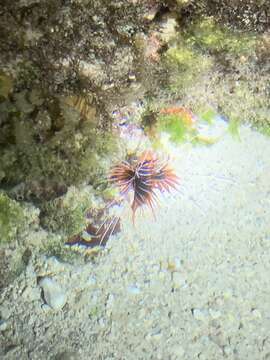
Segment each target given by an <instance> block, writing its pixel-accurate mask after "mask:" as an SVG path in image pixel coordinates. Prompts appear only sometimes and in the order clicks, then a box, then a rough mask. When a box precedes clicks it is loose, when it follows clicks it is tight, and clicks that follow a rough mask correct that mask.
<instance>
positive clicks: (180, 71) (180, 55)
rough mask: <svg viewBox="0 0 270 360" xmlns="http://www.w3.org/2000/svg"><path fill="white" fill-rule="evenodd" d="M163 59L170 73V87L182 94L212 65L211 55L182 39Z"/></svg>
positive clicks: (171, 89) (170, 89)
mask: <svg viewBox="0 0 270 360" xmlns="http://www.w3.org/2000/svg"><path fill="white" fill-rule="evenodd" d="M163 60H164V66H165V68H166V69H167V71H168V73H169V77H168V79H169V80H168V89H169V91H172V92H176V93H180V94H181V93H182V92H185V91H186V89H187V88H188V87H189V86H192V85H193V84H194V83H195V82H196V81H199V79H200V77H201V76H203V75H204V74H205V73H206V72H207V71H209V70H210V68H211V67H212V61H211V59H210V57H208V56H206V55H204V54H201V53H200V52H198V51H196V50H194V49H193V48H192V47H191V46H189V45H188V44H187V43H185V42H184V41H183V40H182V39H179V40H177V43H176V44H175V45H174V46H172V47H170V48H169V49H168V50H167V51H166V53H165V54H164V57H163Z"/></svg>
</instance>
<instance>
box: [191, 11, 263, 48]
mask: <svg viewBox="0 0 270 360" xmlns="http://www.w3.org/2000/svg"><path fill="white" fill-rule="evenodd" d="M184 37H185V40H186V41H187V43H188V44H191V45H193V46H195V47H198V48H200V49H201V50H203V51H209V52H212V53H219V52H222V53H227V54H232V55H250V54H253V53H254V50H255V48H256V36H255V35H254V34H252V33H243V32H235V31H232V30H229V29H228V28H225V27H222V26H221V25H219V24H217V23H216V22H215V20H214V18H213V17H205V18H202V19H200V20H199V21H196V22H195V23H194V24H192V25H190V26H189V27H188V29H187V31H186V34H185V36H184Z"/></svg>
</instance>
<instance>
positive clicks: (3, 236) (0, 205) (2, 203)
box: [0, 192, 28, 245]
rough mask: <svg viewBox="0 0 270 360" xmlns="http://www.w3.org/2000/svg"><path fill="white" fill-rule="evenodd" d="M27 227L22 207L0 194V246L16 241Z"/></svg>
mask: <svg viewBox="0 0 270 360" xmlns="http://www.w3.org/2000/svg"><path fill="white" fill-rule="evenodd" d="M27 225H28V221H27V216H26V213H25V210H24V209H23V207H22V206H21V205H20V204H18V203H17V202H16V201H15V200H12V199H10V198H9V197H8V196H7V195H6V194H4V193H3V192H0V245H1V244H6V243H9V242H11V241H14V240H16V238H17V235H18V234H19V232H21V231H23V230H25V228H26V227H27Z"/></svg>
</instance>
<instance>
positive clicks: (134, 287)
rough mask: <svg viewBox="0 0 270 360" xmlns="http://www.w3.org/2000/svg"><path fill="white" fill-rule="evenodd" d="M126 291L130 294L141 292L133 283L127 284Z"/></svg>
mask: <svg viewBox="0 0 270 360" xmlns="http://www.w3.org/2000/svg"><path fill="white" fill-rule="evenodd" d="M127 291H128V292H129V293H130V294H132V295H138V294H140V292H141V290H140V289H139V288H138V287H137V286H135V285H130V286H128V288H127Z"/></svg>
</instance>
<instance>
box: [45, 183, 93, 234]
mask: <svg viewBox="0 0 270 360" xmlns="http://www.w3.org/2000/svg"><path fill="white" fill-rule="evenodd" d="M91 206H93V192H92V188H91V187H82V188H76V187H74V186H71V187H70V188H69V189H68V192H67V193H66V194H65V195H63V196H61V197H59V198H57V199H54V200H51V201H48V202H46V203H44V204H43V205H42V214H41V224H42V225H43V226H44V227H45V228H46V229H47V230H49V231H52V232H54V233H58V234H61V235H62V236H64V237H65V238H66V240H67V239H68V238H69V237H72V236H73V235H76V234H78V233H80V232H81V231H82V230H83V229H84V228H85V227H86V224H87V218H86V212H87V210H88V209H89V208H90V207H91Z"/></svg>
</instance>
